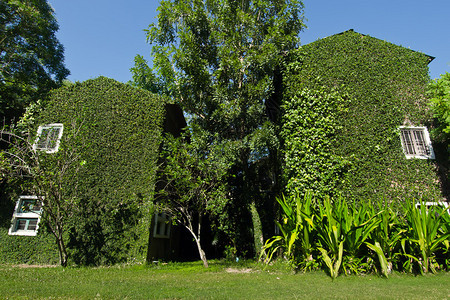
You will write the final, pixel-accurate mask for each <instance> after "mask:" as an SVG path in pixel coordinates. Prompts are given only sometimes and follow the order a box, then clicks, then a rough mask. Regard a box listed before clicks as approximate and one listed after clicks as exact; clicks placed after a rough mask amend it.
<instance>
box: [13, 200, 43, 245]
mask: <svg viewBox="0 0 450 300" xmlns="http://www.w3.org/2000/svg"><path fill="white" fill-rule="evenodd" d="M41 213H42V204H41V203H40V201H39V199H38V197H37V196H20V197H19V200H17V202H16V207H15V208H14V213H13V217H12V220H11V227H10V228H9V231H8V234H9V235H24V236H35V235H36V234H37V230H38V228H39V221H40V218H41Z"/></svg>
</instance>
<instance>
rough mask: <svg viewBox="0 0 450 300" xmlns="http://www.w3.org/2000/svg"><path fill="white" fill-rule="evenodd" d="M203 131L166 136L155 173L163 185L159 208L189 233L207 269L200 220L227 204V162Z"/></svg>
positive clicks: (160, 192)
mask: <svg viewBox="0 0 450 300" xmlns="http://www.w3.org/2000/svg"><path fill="white" fill-rule="evenodd" d="M202 133H204V131H203V132H202V131H200V132H199V131H198V130H192V131H191V135H190V138H189V142H187V138H186V137H179V138H175V137H173V136H172V135H170V134H168V135H167V136H166V139H165V140H164V142H163V145H164V146H163V148H162V151H161V159H162V161H163V163H162V167H161V169H160V171H159V176H158V181H159V185H160V186H163V188H162V189H160V190H159V192H158V195H157V197H156V200H157V204H158V209H159V210H162V211H166V212H168V213H169V214H170V216H171V217H172V219H173V220H175V221H176V222H177V223H178V224H180V225H182V226H184V227H185V228H186V229H187V230H188V231H189V232H190V234H191V235H192V237H193V238H194V240H195V243H196V245H197V249H198V253H199V255H200V259H201V260H202V261H203V265H204V266H205V267H206V268H207V267H208V261H207V259H206V255H205V252H204V251H203V249H202V245H201V229H202V220H203V219H204V217H205V216H206V215H210V216H217V215H220V214H221V213H222V212H223V208H224V206H225V205H226V203H227V199H226V196H225V192H226V189H225V186H224V180H223V179H224V177H225V176H226V171H227V169H228V166H227V164H228V163H227V159H226V156H225V155H224V151H223V148H222V147H221V146H219V145H212V144H208V140H209V139H208V137H207V136H203V135H202Z"/></svg>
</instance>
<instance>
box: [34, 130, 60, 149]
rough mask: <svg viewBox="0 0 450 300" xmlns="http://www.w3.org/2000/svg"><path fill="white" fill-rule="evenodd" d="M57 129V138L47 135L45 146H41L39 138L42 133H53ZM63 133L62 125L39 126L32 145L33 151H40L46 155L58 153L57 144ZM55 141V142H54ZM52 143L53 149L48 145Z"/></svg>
mask: <svg viewBox="0 0 450 300" xmlns="http://www.w3.org/2000/svg"><path fill="white" fill-rule="evenodd" d="M57 128H59V129H60V130H59V133H58V136H57V137H54V136H50V135H47V137H46V141H45V142H44V144H45V145H43V146H41V145H40V144H41V143H42V142H41V137H42V131H44V130H46V129H49V130H50V132H52V131H54V130H55V129H57ZM63 131H64V125H63V124H61V123H53V124H46V125H40V126H39V128H38V131H37V137H36V141H35V142H34V144H33V150H34V151H36V150H41V151H45V152H47V153H55V152H57V151H58V148H59V143H60V141H61V137H62V135H63ZM55 139H56V140H55ZM52 143H54V146H53V147H50V144H52Z"/></svg>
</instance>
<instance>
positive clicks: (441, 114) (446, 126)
mask: <svg viewBox="0 0 450 300" xmlns="http://www.w3.org/2000/svg"><path fill="white" fill-rule="evenodd" d="M428 96H430V98H431V99H430V102H431V108H432V110H433V114H434V117H435V118H436V121H437V128H436V129H435V130H434V132H433V133H434V135H435V137H436V138H437V139H438V140H440V141H442V142H445V143H447V144H448V141H449V140H450V73H448V72H447V73H445V74H442V75H441V78H439V79H436V80H433V81H431V82H430V84H429V85H428Z"/></svg>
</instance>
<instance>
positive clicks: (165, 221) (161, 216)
mask: <svg viewBox="0 0 450 300" xmlns="http://www.w3.org/2000/svg"><path fill="white" fill-rule="evenodd" d="M170 227H171V222H170V217H169V215H168V214H166V213H155V223H154V226H153V237H155V238H167V239H168V238H169V237H170Z"/></svg>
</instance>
